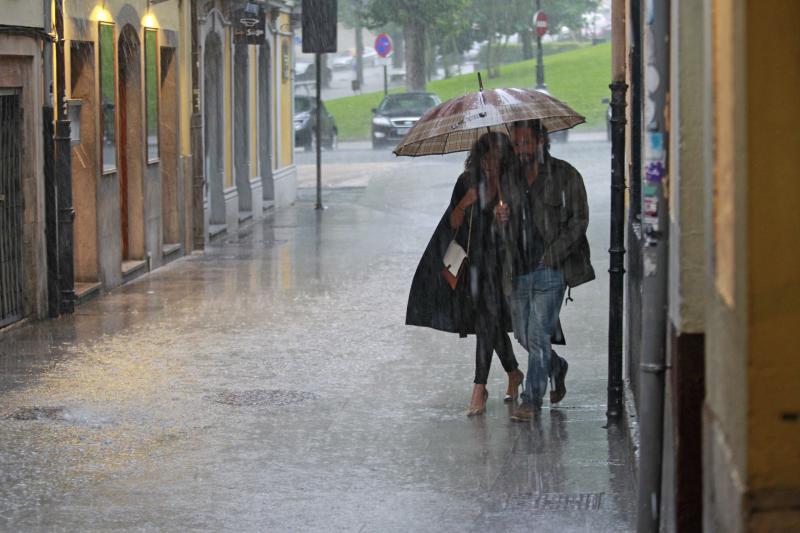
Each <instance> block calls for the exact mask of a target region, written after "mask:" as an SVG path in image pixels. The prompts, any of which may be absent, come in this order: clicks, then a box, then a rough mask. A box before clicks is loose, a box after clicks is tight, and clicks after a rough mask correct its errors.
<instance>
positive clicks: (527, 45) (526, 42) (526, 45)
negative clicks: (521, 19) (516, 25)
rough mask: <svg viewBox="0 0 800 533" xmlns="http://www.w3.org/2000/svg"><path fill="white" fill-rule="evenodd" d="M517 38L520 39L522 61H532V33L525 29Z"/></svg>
mask: <svg viewBox="0 0 800 533" xmlns="http://www.w3.org/2000/svg"><path fill="white" fill-rule="evenodd" d="M519 36H520V39H522V59H533V32H532V31H531V30H529V29H527V28H526V29H524V30H522V31H521V32H520V33H519Z"/></svg>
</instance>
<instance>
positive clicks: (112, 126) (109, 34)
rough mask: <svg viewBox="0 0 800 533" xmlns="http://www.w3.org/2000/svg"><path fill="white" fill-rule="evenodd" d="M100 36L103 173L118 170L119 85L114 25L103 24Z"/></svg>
mask: <svg viewBox="0 0 800 533" xmlns="http://www.w3.org/2000/svg"><path fill="white" fill-rule="evenodd" d="M99 34H100V127H101V128H102V139H103V150H102V155H101V157H102V167H103V173H108V172H114V171H116V169H117V123H116V116H117V113H116V111H117V103H116V95H117V84H116V64H115V55H116V54H115V41H116V40H115V38H114V34H115V31H114V24H113V23H108V22H101V23H100V28H99Z"/></svg>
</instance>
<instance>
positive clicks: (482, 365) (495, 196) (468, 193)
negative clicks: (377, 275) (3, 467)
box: [406, 133, 524, 416]
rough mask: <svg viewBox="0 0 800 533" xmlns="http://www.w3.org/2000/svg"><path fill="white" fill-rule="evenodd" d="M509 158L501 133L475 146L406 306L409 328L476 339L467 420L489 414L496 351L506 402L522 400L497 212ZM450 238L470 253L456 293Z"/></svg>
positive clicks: (423, 260) (521, 376)
mask: <svg viewBox="0 0 800 533" xmlns="http://www.w3.org/2000/svg"><path fill="white" fill-rule="evenodd" d="M512 157H513V152H512V148H511V143H510V142H509V140H508V137H507V136H506V135H505V134H503V133H486V134H484V135H482V136H481V137H480V138H479V139H478V140H477V141H476V142H475V144H474V145H473V147H472V150H471V151H470V154H469V157H468V158H467V161H466V163H465V165H464V172H463V173H462V174H461V176H460V177H459V178H458V181H457V182H456V185H455V188H454V190H453V195H452V198H451V200H450V206H449V207H448V209H447V211H446V212H445V214H444V216H443V217H442V220H441V222H440V223H439V226H438V227H437V228H436V231H435V232H434V234H433V237H432V238H431V241H430V243H429V244H428V247H427V248H426V250H425V253H424V254H423V256H422V260H421V261H420V264H419V266H418V267H417V272H416V274H415V275H414V280H413V282H412V284H411V293H410V295H409V299H408V310H407V313H406V324H408V325H415V326H426V327H431V328H434V329H438V330H442V331H449V332H454V333H459V334H460V335H461V336H462V337H465V336H466V335H467V334H475V336H476V338H477V343H476V349H475V380H474V386H473V390H472V398H471V400H470V404H469V409H468V411H467V415H468V416H475V415H481V414H483V413H484V412H485V411H486V400H487V398H488V392H487V390H486V381H487V378H488V377H489V367H490V365H491V360H492V352H497V355H498V357H499V358H500V362H501V364H502V365H503V369H504V370H505V371H506V373H507V374H508V389H507V390H506V397H505V399H506V401H512V400H513V399H514V398H515V397H516V396H517V392H518V390H519V386H520V385H521V384H522V382H523V377H524V376H523V374H522V371H521V370H520V369H519V368H518V366H519V365H518V364H517V360H516V358H515V357H514V350H513V348H512V345H511V339H510V338H509V336H508V333H507V332H508V331H510V330H511V318H510V313H509V309H508V305H507V303H506V299H505V295H504V292H503V268H502V267H503V261H502V258H503V250H502V235H501V234H500V231H501V229H500V227H499V226H497V225H496V224H495V222H494V213H493V211H494V207H495V205H497V203H498V202H500V201H501V197H500V181H501V180H502V179H503V173H504V170H505V169H508V168H510V165H511V164H512V161H513V160H512ZM453 238H455V239H456V240H457V241H458V242H459V244H461V246H462V247H463V248H464V249H465V250H468V252H469V253H468V256H469V257H468V260H467V264H466V266H465V267H464V271H463V272H462V273H461V275H460V277H459V280H458V284H457V285H456V288H455V290H453V289H451V288H450V286H449V285H448V284H447V282H446V281H445V278H444V276H443V275H442V268H443V266H444V265H443V262H442V258H443V257H444V253H445V250H446V249H447V247H448V245H449V244H450V241H451V240H452V239H453Z"/></svg>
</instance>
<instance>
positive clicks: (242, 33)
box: [231, 3, 267, 44]
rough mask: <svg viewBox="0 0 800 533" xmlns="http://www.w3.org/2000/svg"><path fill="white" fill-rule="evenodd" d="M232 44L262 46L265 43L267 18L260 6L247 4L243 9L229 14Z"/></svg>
mask: <svg viewBox="0 0 800 533" xmlns="http://www.w3.org/2000/svg"><path fill="white" fill-rule="evenodd" d="M231 19H232V20H231V22H232V26H233V42H234V44H264V43H266V42H267V31H266V29H267V17H266V14H265V13H264V10H263V9H262V8H261V6H259V5H256V4H250V3H248V4H247V5H246V6H245V7H244V9H237V10H236V11H234V12H233V13H231Z"/></svg>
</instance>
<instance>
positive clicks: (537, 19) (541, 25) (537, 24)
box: [533, 11, 547, 37]
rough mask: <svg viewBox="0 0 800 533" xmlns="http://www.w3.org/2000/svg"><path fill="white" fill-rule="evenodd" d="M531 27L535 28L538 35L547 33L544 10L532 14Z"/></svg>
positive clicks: (542, 35)
mask: <svg viewBox="0 0 800 533" xmlns="http://www.w3.org/2000/svg"><path fill="white" fill-rule="evenodd" d="M533 27H534V28H536V34H537V35H538V36H539V37H544V34H545V33H547V15H545V14H544V11H537V12H536V14H535V15H533Z"/></svg>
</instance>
